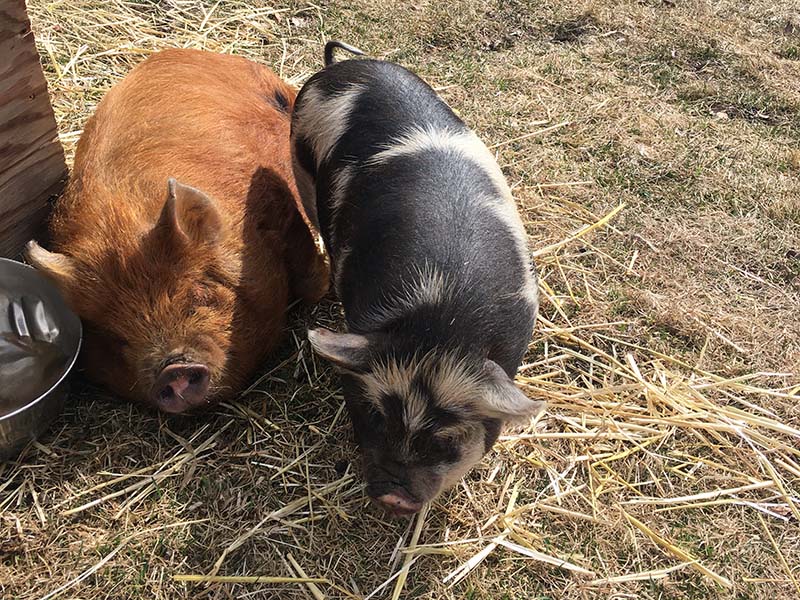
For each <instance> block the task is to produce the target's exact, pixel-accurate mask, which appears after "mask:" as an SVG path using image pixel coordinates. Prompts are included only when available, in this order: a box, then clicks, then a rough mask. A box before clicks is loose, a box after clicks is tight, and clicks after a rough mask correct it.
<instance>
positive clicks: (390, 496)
mask: <svg viewBox="0 0 800 600" xmlns="http://www.w3.org/2000/svg"><path fill="white" fill-rule="evenodd" d="M375 500H376V501H377V502H378V504H380V505H381V506H383V508H384V509H386V510H387V511H388V512H390V513H392V514H393V515H394V516H396V517H404V516H408V515H413V514H414V513H417V512H419V509H421V508H422V502H420V501H418V500H415V499H414V498H412V497H411V496H410V495H409V494H408V492H406V491H405V490H402V489H395V490H392V491H391V492H388V493H386V494H383V495H382V496H378V497H377V498H375Z"/></svg>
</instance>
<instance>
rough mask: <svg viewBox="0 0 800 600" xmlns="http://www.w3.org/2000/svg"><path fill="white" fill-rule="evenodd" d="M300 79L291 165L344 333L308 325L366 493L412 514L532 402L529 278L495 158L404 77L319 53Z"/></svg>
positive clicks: (534, 407)
mask: <svg viewBox="0 0 800 600" xmlns="http://www.w3.org/2000/svg"><path fill="white" fill-rule="evenodd" d="M337 46H338V47H342V48H345V49H348V50H351V51H352V50H354V49H351V48H350V47H347V46H346V45H344V44H341V43H339V42H329V43H328V45H327V46H326V48H325V69H324V70H322V71H320V72H319V73H317V74H315V75H314V76H313V77H311V78H310V79H309V80H308V82H307V83H306V84H305V85H304V86H303V88H302V89H301V91H300V93H299V95H298V97H297V101H296V104H295V111H294V113H293V118H292V130H291V131H292V133H291V135H292V143H291V147H292V152H293V161H294V171H295V177H296V179H297V183H298V189H299V190H300V194H301V197H302V199H303V202H304V204H305V207H306V211H307V214H308V215H309V216H310V217H311V219H312V221H315V224H316V225H317V226H318V228H319V230H320V232H321V234H322V237H323V240H324V242H325V246H326V248H327V251H328V254H329V256H330V259H331V263H332V267H333V282H334V286H335V289H336V292H337V294H338V296H339V299H340V300H341V302H342V305H343V307H344V312H345V316H346V321H347V327H348V329H349V333H334V332H331V331H328V330H326V329H315V330H311V331H309V334H308V335H309V340H310V341H311V344H312V346H313V348H314V350H315V351H316V352H317V353H318V354H319V355H321V356H323V357H324V358H326V359H328V360H330V361H331V362H332V363H333V364H334V365H336V366H337V367H338V368H339V369H340V370H341V374H342V385H343V388H344V395H345V399H346V403H347V407H348V411H349V414H350V418H351V420H352V423H353V429H354V430H355V434H356V438H357V441H358V442H359V445H360V447H361V452H362V455H363V459H364V473H365V477H366V480H367V493H368V494H369V495H370V496H371V497H372V498H373V499H375V500H377V501H378V502H379V503H381V504H383V505H384V506H385V507H386V508H387V510H389V511H390V512H392V513H394V514H412V513H414V512H416V511H418V510H419V509H420V508H421V506H422V504H423V503H424V502H427V501H430V500H432V499H433V498H434V497H436V496H437V495H438V494H439V493H440V492H441V491H443V490H445V489H447V488H448V487H450V486H452V485H453V484H455V483H456V482H458V480H459V479H460V478H461V477H462V476H463V475H464V474H465V473H466V472H467V471H468V470H469V469H470V468H471V467H472V466H474V465H475V464H476V463H477V462H478V461H479V460H480V459H481V457H482V456H483V454H484V453H486V452H487V451H488V450H489V449H490V448H491V447H492V445H493V443H494V442H495V440H496V439H497V437H498V434H499V432H500V429H501V427H502V425H503V423H504V422H508V421H516V420H520V419H523V418H526V417H530V416H532V415H535V414H537V413H538V412H539V411H541V410H542V409H543V408H544V403H543V402H538V401H534V400H531V399H529V398H528V397H526V396H525V394H523V393H522V392H521V391H520V390H519V389H518V388H517V387H516V386H515V384H514V381H513V378H514V376H515V374H516V371H517V368H518V367H519V365H520V362H521V361H522V358H523V355H524V354H525V351H526V349H527V347H528V343H529V341H530V338H531V333H532V330H533V326H534V321H535V320H536V312H537V309H538V287H537V282H536V276H535V273H534V271H533V268H532V264H531V259H530V252H529V250H528V247H527V238H526V234H525V230H524V228H523V225H522V221H521V220H520V217H519V215H518V213H517V210H516V207H515V204H514V201H513V199H512V197H511V192H510V190H509V187H508V185H507V184H506V181H505V178H504V177H503V174H502V172H501V170H500V168H499V167H498V165H497V163H496V162H495V160H494V157H493V156H492V154H491V153H490V152H489V150H488V149H487V148H486V146H484V144H483V143H482V142H481V141H480V140H479V139H478V137H477V136H476V135H475V134H474V133H473V132H472V131H471V130H470V129H469V128H468V127H467V126H466V125H465V124H464V123H463V122H462V121H461V120H460V119H459V118H458V117H457V116H456V115H455V114H454V113H453V112H452V111H451V110H450V108H448V106H447V105H446V104H445V103H444V102H443V101H442V100H441V99H440V98H439V97H438V96H437V95H436V93H435V92H434V91H433V90H432V89H431V87H430V86H428V85H427V84H426V83H425V82H424V81H422V80H421V79H420V78H419V77H417V76H416V75H414V74H412V73H411V72H409V71H408V70H406V69H404V68H403V67H400V66H398V65H396V64H392V63H389V62H384V61H378V60H360V59H359V60H347V61H342V62H333V60H332V53H333V50H334V48H335V47H337Z"/></svg>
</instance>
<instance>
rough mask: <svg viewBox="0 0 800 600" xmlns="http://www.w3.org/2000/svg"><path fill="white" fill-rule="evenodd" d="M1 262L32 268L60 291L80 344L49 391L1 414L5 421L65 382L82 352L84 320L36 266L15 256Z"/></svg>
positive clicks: (0, 418) (39, 400) (47, 283)
mask: <svg viewBox="0 0 800 600" xmlns="http://www.w3.org/2000/svg"><path fill="white" fill-rule="evenodd" d="M0 262H8V263H12V264H15V265H18V266H20V267H22V268H25V269H30V270H31V271H35V272H36V273H37V275H38V276H39V277H42V279H43V280H44V282H45V284H46V285H48V286H50V287H51V288H53V289H54V290H55V291H56V292H57V293H58V296H59V297H60V298H61V301H62V302H64V306H65V307H66V309H67V310H68V311H69V312H70V313H72V314H73V315H75V318H76V319H77V321H78V344H77V345H76V347H75V351H74V352H73V354H72V357H71V359H70V361H69V363H68V364H67V365H66V367H65V368H64V372H63V373H62V374H61V376H60V377H59V378H58V380H57V381H56V382H55V383H54V384H53V385H51V386H50V387H49V388H48V389H47V391H45V392H43V393H42V394H40V395H39V396H37V397H36V398H34V399H33V400H31V401H30V402H28V403H27V404H24V405H23V406H20V407H19V408H17V409H15V410H13V411H11V412H10V413H6V414H0V421H5V420H6V419H10V418H12V417H14V416H16V415H18V414H20V413H22V412H25V411H26V410H29V409H30V408H32V407H33V406H34V405H35V404H38V403H39V402H41V401H42V400H44V399H45V398H46V397H47V396H49V395H50V394H52V393H53V392H54V391H55V390H56V389H57V388H58V387H59V386H60V385H61V384H62V383H63V382H64V380H65V379H66V378H67V376H68V375H69V374H70V372H71V371H72V367H74V366H75V362H76V361H77V360H78V355H79V354H80V353H81V346H82V345H83V322H82V321H81V318H80V317H79V316H78V315H77V314H76V313H75V311H73V310H72V309H71V308H70V307H69V305H68V304H67V303H66V301H65V300H64V296H63V295H62V294H61V290H59V289H58V288H57V287H56V286H55V285H54V284H53V283H52V282H51V281H49V280H48V279H47V278H46V277H45V276H44V275H42V274H41V273H40V272H39V271H38V270H37V269H36V268H34V267H32V266H31V265H28V264H26V263H24V262H20V261H18V260H14V259H13V258H3V257H0Z"/></svg>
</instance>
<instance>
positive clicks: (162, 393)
mask: <svg viewBox="0 0 800 600" xmlns="http://www.w3.org/2000/svg"><path fill="white" fill-rule="evenodd" d="M209 380H210V374H209V371H208V367H207V366H205V365H201V364H185V363H176V364H173V365H169V366H167V367H165V368H164V370H162V371H161V373H159V374H158V377H157V378H156V382H155V384H154V385H153V390H152V398H153V401H154V402H155V403H156V404H157V405H158V407H159V408H160V409H161V410H163V411H164V412H170V413H179V412H183V411H185V410H187V409H189V408H193V407H195V406H199V405H201V404H203V403H204V402H205V399H206V395H207V394H208V385H209Z"/></svg>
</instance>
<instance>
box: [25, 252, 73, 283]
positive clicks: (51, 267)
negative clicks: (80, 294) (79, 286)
mask: <svg viewBox="0 0 800 600" xmlns="http://www.w3.org/2000/svg"><path fill="white" fill-rule="evenodd" d="M25 258H26V259H27V260H28V262H29V263H31V264H32V265H33V266H34V267H36V269H37V270H39V271H41V272H42V273H44V274H45V275H46V276H47V277H48V278H50V279H51V280H52V281H53V282H55V284H56V286H58V288H59V289H60V290H61V292H62V293H63V294H64V295H69V293H70V291H71V290H72V288H73V287H74V284H75V280H76V276H77V269H76V267H75V262H74V261H73V260H72V258H70V257H69V256H67V255H66V254H59V253H58V252H50V251H49V250H45V249H44V248H42V247H41V246H40V245H39V244H37V243H36V242H35V241H34V240H31V241H30V242H28V243H27V245H26V246H25Z"/></svg>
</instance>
